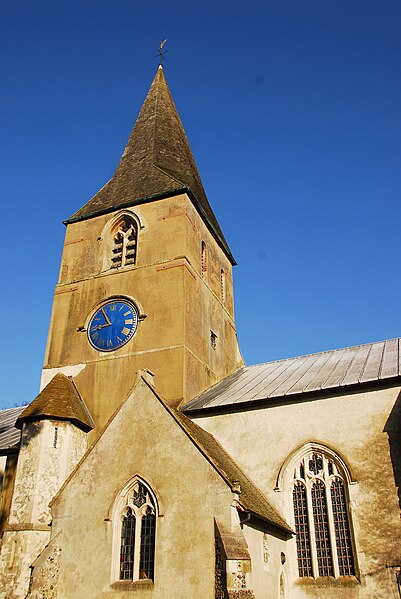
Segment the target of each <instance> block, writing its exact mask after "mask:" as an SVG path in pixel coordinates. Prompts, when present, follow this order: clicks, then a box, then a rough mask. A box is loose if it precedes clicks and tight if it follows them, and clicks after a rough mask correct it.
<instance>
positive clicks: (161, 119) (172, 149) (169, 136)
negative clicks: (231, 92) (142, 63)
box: [65, 66, 235, 264]
mask: <svg viewBox="0 0 401 599" xmlns="http://www.w3.org/2000/svg"><path fill="white" fill-rule="evenodd" d="M183 192H187V193H188V195H189V197H190V198H191V201H192V202H193V203H194V205H195V207H196V208H197V210H198V212H199V213H200V216H201V217H202V219H203V220H204V222H205V224H206V225H207V226H208V228H209V230H210V232H211V233H212V235H213V236H214V238H215V239H216V241H217V242H218V243H219V245H220V247H221V248H222V249H223V250H224V252H225V253H226V255H227V256H228V258H229V259H230V260H231V262H232V263H233V264H235V261H234V258H233V256H232V254H231V252H230V249H229V247H228V245H227V242H226V240H225V239H224V235H223V233H222V231H221V229H220V226H219V224H218V222H217V219H216V217H215V215H214V213H213V210H212V208H211V206H210V204H209V202H208V199H207V197H206V194H205V190H204V189H203V185H202V181H201V179H200V176H199V172H198V169H197V167H196V164H195V160H194V157H193V155H192V152H191V148H190V146H189V143H188V140H187V137H186V135H185V131H184V128H183V126H182V123H181V120H180V117H179V116H178V113H177V110H176V108H175V105H174V102H173V99H172V97H171V94H170V90H169V88H168V85H167V82H166V79H165V76H164V72H163V69H162V67H161V66H159V68H158V70H157V73H156V75H155V78H154V79H153V83H152V85H151V87H150V89H149V92H148V95H147V96H146V99H145V102H144V103H143V106H142V108H141V111H140V113H139V116H138V118H137V120H136V123H135V125H134V128H133V129H132V132H131V135H130V137H129V139H128V143H127V145H126V147H125V150H124V152H123V154H122V156H121V159H120V162H119V164H118V166H117V169H116V172H115V173H114V175H113V177H112V178H111V179H110V181H108V183H106V185H105V186H104V187H102V189H101V190H100V191H98V193H97V194H95V195H94V196H93V198H92V199H90V200H89V202H87V203H86V204H85V206H83V207H82V208H81V209H80V210H78V212H76V213H75V214H73V216H71V218H69V219H68V220H67V221H65V223H66V224H69V223H72V222H76V221H79V220H83V219H86V218H90V217H92V216H95V215H98V214H104V213H107V212H111V211H114V210H117V209H119V208H123V207H128V206H132V205H135V204H140V203H144V202H149V201H153V200H156V199H160V198H162V197H168V196H170V195H175V194H177V193H183Z"/></svg>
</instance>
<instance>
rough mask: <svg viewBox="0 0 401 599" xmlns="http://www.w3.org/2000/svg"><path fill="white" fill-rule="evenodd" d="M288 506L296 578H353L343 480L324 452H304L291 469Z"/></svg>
mask: <svg viewBox="0 0 401 599" xmlns="http://www.w3.org/2000/svg"><path fill="white" fill-rule="evenodd" d="M292 503H293V517H294V528H295V533H296V548H297V562H298V574H299V576H300V577H306V576H310V577H314V578H317V577H319V576H322V577H329V576H331V577H335V578H338V577H340V576H354V575H355V564H354V552H353V547H352V534H351V522H350V518H349V510H348V500H347V477H346V475H345V472H344V469H343V468H342V467H341V465H340V463H339V462H337V461H336V460H335V459H333V457H332V456H328V455H325V453H324V452H320V451H316V450H311V451H309V452H307V453H306V454H305V455H304V456H303V457H302V459H300V460H299V461H298V463H297V464H296V465H295V468H294V472H293V480H292Z"/></svg>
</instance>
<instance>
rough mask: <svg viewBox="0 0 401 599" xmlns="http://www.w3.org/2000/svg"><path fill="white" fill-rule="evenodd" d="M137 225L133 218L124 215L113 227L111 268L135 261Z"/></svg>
mask: <svg viewBox="0 0 401 599" xmlns="http://www.w3.org/2000/svg"><path fill="white" fill-rule="evenodd" d="M137 241H138V225H137V223H136V221H135V219H134V218H131V217H130V216H128V215H124V216H122V217H121V219H120V220H119V221H118V222H117V223H116V225H115V226H114V228H113V247H112V256H111V268H119V267H120V266H127V265H129V264H135V263H136V252H137Z"/></svg>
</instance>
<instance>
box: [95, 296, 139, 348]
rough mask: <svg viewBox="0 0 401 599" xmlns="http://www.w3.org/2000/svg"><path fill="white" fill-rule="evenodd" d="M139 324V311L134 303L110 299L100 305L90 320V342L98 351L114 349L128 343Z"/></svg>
mask: <svg viewBox="0 0 401 599" xmlns="http://www.w3.org/2000/svg"><path fill="white" fill-rule="evenodd" d="M137 326H138V311H137V309H136V307H135V306H134V304H131V302H128V301H126V300H120V299H114V300H110V301H108V302H105V303H104V304H103V305H102V306H100V308H98V309H97V310H96V312H95V313H94V314H93V316H92V318H91V319H90V321H89V325H88V339H89V343H90V344H91V345H92V347H94V348H95V349H97V350H98V351H104V352H107V351H114V350H116V349H119V348H120V347H122V346H123V345H125V344H126V343H128V341H129V340H130V339H131V338H132V337H133V336H134V335H135V332H136V328H137Z"/></svg>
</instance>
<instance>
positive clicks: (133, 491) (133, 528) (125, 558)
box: [119, 480, 156, 581]
mask: <svg viewBox="0 0 401 599" xmlns="http://www.w3.org/2000/svg"><path fill="white" fill-rule="evenodd" d="M124 503H125V506H124V508H123V510H122V513H121V527H120V568H119V579H120V580H131V581H135V580H146V579H148V580H153V579H154V567H155V535H156V505H155V501H154V499H153V495H152V493H151V491H150V489H149V488H148V487H147V486H146V484H145V483H144V482H143V481H141V480H136V481H135V482H134V483H133V485H132V486H131V487H130V488H129V489H128V491H127V492H126V494H125V497H124Z"/></svg>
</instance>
